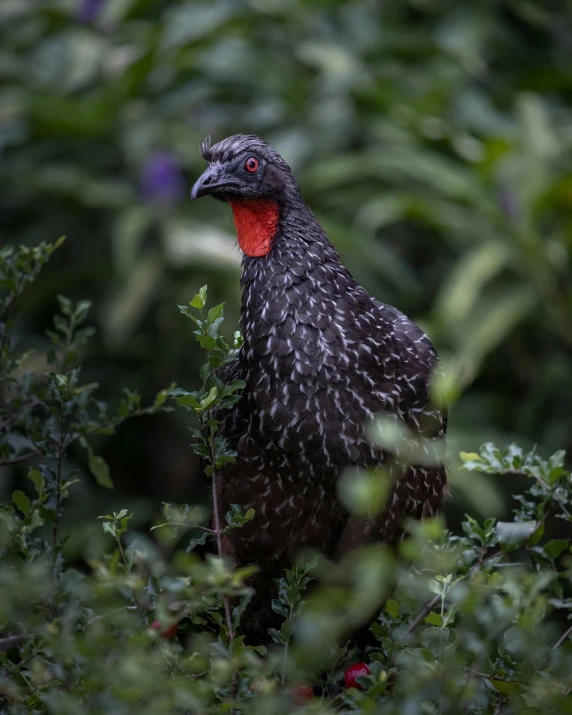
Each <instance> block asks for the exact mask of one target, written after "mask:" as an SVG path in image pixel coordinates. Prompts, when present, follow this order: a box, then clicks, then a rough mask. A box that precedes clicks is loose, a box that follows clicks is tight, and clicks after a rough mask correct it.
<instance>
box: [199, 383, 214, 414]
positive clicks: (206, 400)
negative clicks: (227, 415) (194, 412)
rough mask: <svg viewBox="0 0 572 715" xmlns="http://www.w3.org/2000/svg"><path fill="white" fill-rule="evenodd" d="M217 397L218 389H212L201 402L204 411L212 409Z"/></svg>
mask: <svg viewBox="0 0 572 715" xmlns="http://www.w3.org/2000/svg"><path fill="white" fill-rule="evenodd" d="M217 396H218V390H217V388H216V387H211V389H210V390H209V394H208V395H207V396H206V397H205V398H204V399H203V400H201V403H200V408H201V409H203V410H206V409H207V408H208V407H210V406H211V405H212V404H213V402H214V401H215V400H216V398H217Z"/></svg>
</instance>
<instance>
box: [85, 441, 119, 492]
mask: <svg viewBox="0 0 572 715" xmlns="http://www.w3.org/2000/svg"><path fill="white" fill-rule="evenodd" d="M87 457H88V465H89V471H90V472H91V473H92V474H93V476H94V477H95V481H96V482H97V483H98V484H99V486H100V487H105V488H106V489H113V482H112V480H111V475H110V474H109V466H108V464H107V462H106V461H105V460H104V459H103V457H98V456H97V455H95V454H94V452H93V449H92V448H91V447H90V446H89V445H88V447H87Z"/></svg>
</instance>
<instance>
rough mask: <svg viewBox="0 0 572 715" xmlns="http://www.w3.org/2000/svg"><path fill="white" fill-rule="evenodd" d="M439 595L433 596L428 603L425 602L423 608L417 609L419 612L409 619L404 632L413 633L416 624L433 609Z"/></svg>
mask: <svg viewBox="0 0 572 715" xmlns="http://www.w3.org/2000/svg"><path fill="white" fill-rule="evenodd" d="M439 598H440V596H435V597H434V598H432V599H431V600H430V601H429V603H426V604H425V605H424V606H423V608H422V609H421V610H420V611H419V613H418V614H417V615H416V616H415V618H414V619H413V620H412V621H411V623H410V624H409V625H408V626H407V629H406V631H405V632H406V633H407V634H409V633H413V631H414V630H415V629H416V628H417V626H418V625H419V624H420V623H421V621H422V620H423V619H424V618H425V616H426V615H427V614H428V613H429V612H430V611H431V610H433V608H434V607H435V606H436V605H437V603H438V601H439Z"/></svg>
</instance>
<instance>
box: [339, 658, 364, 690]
mask: <svg viewBox="0 0 572 715" xmlns="http://www.w3.org/2000/svg"><path fill="white" fill-rule="evenodd" d="M363 675H369V668H368V667H367V664H366V663H354V664H353V665H350V667H349V668H348V669H347V670H346V672H345V673H344V682H345V684H346V688H357V689H358V690H363V687H362V686H361V685H360V684H359V683H357V682H356V678H361V677H362V676H363Z"/></svg>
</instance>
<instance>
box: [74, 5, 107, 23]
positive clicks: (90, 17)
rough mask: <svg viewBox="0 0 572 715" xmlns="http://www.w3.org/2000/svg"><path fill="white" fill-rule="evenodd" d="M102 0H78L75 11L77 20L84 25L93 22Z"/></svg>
mask: <svg viewBox="0 0 572 715" xmlns="http://www.w3.org/2000/svg"><path fill="white" fill-rule="evenodd" d="M102 5H103V0H80V4H79V8H78V11H77V21H78V22H81V23H82V24H84V25H88V24H89V23H91V22H93V21H94V20H95V19H96V18H97V16H98V14H99V11H100V10H101V6H102Z"/></svg>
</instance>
